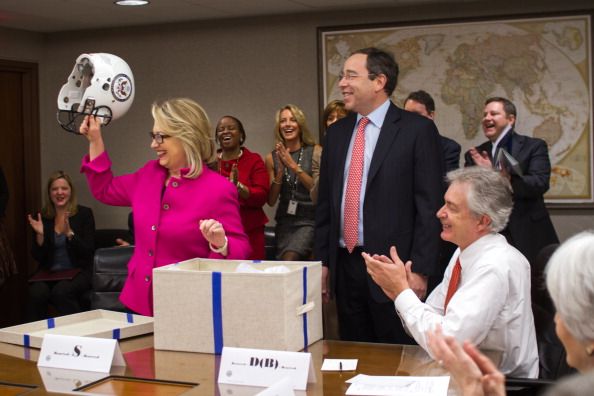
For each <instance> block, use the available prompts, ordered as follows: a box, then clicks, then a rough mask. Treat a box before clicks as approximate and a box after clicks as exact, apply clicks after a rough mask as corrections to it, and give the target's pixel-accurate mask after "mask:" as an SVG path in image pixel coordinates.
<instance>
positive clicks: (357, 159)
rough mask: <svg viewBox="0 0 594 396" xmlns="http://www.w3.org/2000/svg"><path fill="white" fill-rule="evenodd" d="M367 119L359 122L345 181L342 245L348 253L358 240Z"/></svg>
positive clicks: (364, 118)
mask: <svg viewBox="0 0 594 396" xmlns="http://www.w3.org/2000/svg"><path fill="white" fill-rule="evenodd" d="M368 123H369V118H367V117H363V118H361V121H359V127H358V128H357V135H356V136H355V144H353V152H352V154H351V165H350V167H349V177H348V179H347V189H346V195H345V198H344V229H343V235H344V244H345V246H346V248H347V250H348V251H349V253H352V252H353V249H354V248H355V246H356V245H357V241H358V240H359V206H360V205H361V202H360V199H361V180H362V178H363V162H364V160H365V158H364V157H365V127H366V126H367V124H368Z"/></svg>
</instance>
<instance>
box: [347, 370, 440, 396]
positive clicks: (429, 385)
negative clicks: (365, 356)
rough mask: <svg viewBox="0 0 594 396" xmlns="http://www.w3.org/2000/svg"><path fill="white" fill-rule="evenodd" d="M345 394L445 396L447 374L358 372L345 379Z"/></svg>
mask: <svg viewBox="0 0 594 396" xmlns="http://www.w3.org/2000/svg"><path fill="white" fill-rule="evenodd" d="M347 382H348V383H350V384H351V386H349V389H347V391H346V394H347V395H372V396H390V395H398V396H447V394H448V385H449V383H450V377H449V376H443V377H406V376H404V377H396V376H390V377H388V376H371V375H364V374H359V375H357V376H356V377H353V378H351V379H350V380H348V381H347Z"/></svg>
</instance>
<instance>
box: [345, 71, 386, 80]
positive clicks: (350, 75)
mask: <svg viewBox="0 0 594 396" xmlns="http://www.w3.org/2000/svg"><path fill="white" fill-rule="evenodd" d="M375 76H377V74H375V73H367V77H371V79H372V80H373V77H375ZM359 77H361V76H360V75H358V74H357V73H352V72H346V73H343V72H340V73H338V81H342V79H343V78H344V79H345V80H347V81H351V80H354V79H355V78H359Z"/></svg>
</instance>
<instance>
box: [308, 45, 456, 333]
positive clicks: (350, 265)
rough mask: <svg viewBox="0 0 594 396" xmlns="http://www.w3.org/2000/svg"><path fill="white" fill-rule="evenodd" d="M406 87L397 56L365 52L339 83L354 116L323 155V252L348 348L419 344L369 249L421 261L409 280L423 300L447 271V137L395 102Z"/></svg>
mask: <svg viewBox="0 0 594 396" xmlns="http://www.w3.org/2000/svg"><path fill="white" fill-rule="evenodd" d="M397 79H398V65H397V64H396V61H395V60H394V58H393V57H392V56H391V55H390V54H388V53H386V52H383V51H380V50H378V49H375V48H366V49H362V50H358V51H355V53H353V54H352V55H351V56H350V57H349V58H348V59H347V60H346V62H345V64H344V67H343V71H342V73H341V76H340V81H339V87H340V89H341V91H342V95H343V98H344V102H345V107H346V108H347V110H349V111H351V112H352V113H351V114H349V115H348V116H347V117H345V118H343V119H341V120H339V121H337V122H336V123H334V124H332V125H331V126H330V128H329V129H328V132H327V135H326V142H325V144H324V151H323V153H322V160H321V167H320V184H319V196H318V206H317V212H316V238H315V253H316V257H317V258H318V259H320V260H321V261H322V262H323V264H324V267H323V272H322V273H323V279H322V289H323V291H322V292H323V294H324V298H325V299H328V298H329V290H328V288H327V286H328V283H327V281H328V278H330V291H332V292H333V293H334V294H335V295H336V303H337V311H338V321H339V328H340V336H341V338H342V339H343V340H352V341H368V342H392V343H411V342H412V340H411V338H410V337H408V336H407V335H406V334H405V332H404V330H403V328H402V323H401V322H400V320H399V318H398V316H397V315H396V312H395V310H394V305H393V302H392V301H391V300H390V299H389V298H388V297H387V296H386V295H385V294H384V293H383V291H382V290H381V289H380V288H379V286H378V285H377V284H375V283H374V282H373V280H371V278H370V277H369V275H368V274H367V272H366V268H365V263H364V261H363V258H362V257H361V253H362V252H363V251H367V252H370V253H374V254H385V255H387V254H388V253H389V248H390V246H392V245H396V246H398V253H399V254H401V255H403V256H404V257H406V260H412V267H410V268H409V272H408V280H409V283H410V285H411V288H412V289H413V290H414V291H415V293H416V294H417V295H418V296H419V297H420V298H424V297H425V295H426V291H427V278H428V277H429V276H432V275H435V274H437V273H438V272H439V268H438V267H439V263H438V255H439V243H440V242H439V241H440V238H439V234H440V225H439V221H438V220H437V217H436V216H435V213H436V212H437V210H438V209H439V208H440V206H441V204H442V200H443V192H444V183H443V180H442V175H443V161H442V154H441V144H440V140H439V134H438V132H437V128H436V127H435V124H434V123H433V122H432V121H431V120H429V119H427V118H425V117H421V116H419V115H417V114H414V113H410V112H407V111H403V110H401V109H399V108H397V107H396V106H395V105H394V104H393V103H392V102H391V101H390V99H389V98H390V95H391V94H392V92H393V91H394V89H395V88H396V83H397ZM368 121H369V123H367V122H368ZM365 125H366V126H365ZM361 140H363V141H364V144H363V148H362V147H361V145H360V142H361ZM357 170H358V171H359V172H360V173H359V177H358V178H357V177H353V174H357ZM353 196H354V198H353ZM353 205H354V209H353ZM352 213H355V215H352ZM353 218H354V221H355V223H356V224H355V227H354V228H355V231H354V237H353V223H352V222H353Z"/></svg>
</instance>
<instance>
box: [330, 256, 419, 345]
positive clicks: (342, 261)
mask: <svg viewBox="0 0 594 396" xmlns="http://www.w3.org/2000/svg"><path fill="white" fill-rule="evenodd" d="M362 251H363V249H362V248H360V247H357V248H355V250H353V253H352V254H349V252H348V251H347V250H346V249H344V248H340V249H339V253H338V260H337V263H336V308H337V311H338V326H339V329H340V338H341V339H342V340H344V341H360V342H384V343H392V344H415V341H414V339H412V338H411V337H409V336H408V335H407V334H406V332H405V331H404V328H403V326H402V322H401V321H400V318H399V317H398V314H397V313H396V308H395V307H394V303H393V302H391V301H387V302H377V301H375V300H374V299H373V297H372V296H371V294H370V293H369V285H368V275H367V269H366V267H365V261H364V260H363V258H362V257H361V252H362Z"/></svg>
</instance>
